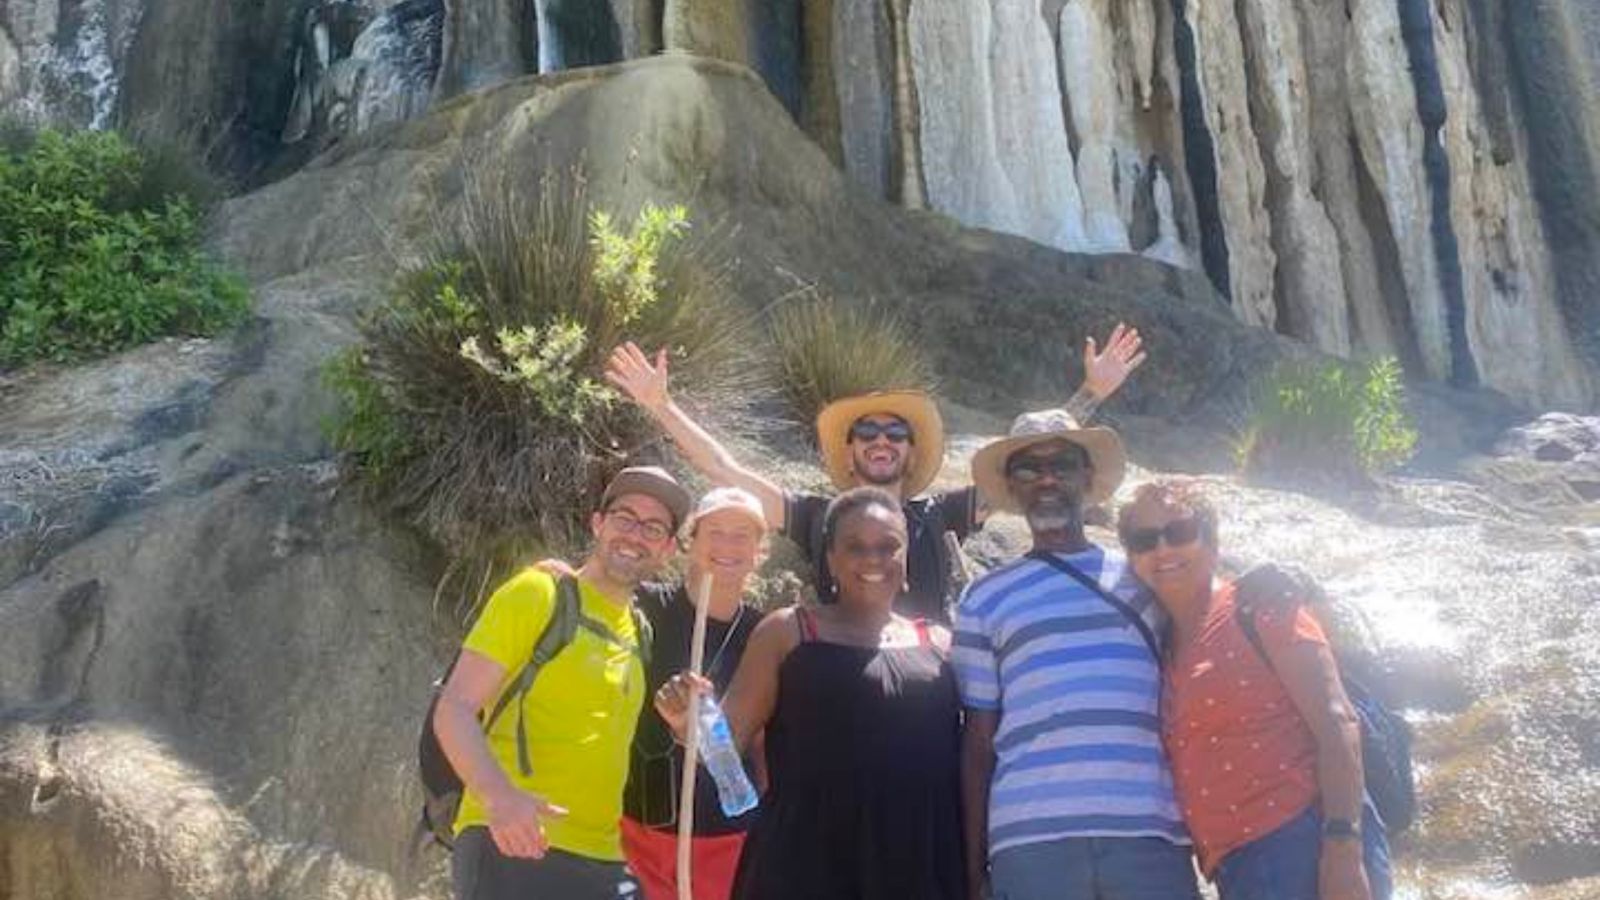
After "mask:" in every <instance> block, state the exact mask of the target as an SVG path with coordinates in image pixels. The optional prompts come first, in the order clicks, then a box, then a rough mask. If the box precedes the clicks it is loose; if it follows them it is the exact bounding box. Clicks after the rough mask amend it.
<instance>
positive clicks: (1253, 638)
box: [1233, 600, 1278, 675]
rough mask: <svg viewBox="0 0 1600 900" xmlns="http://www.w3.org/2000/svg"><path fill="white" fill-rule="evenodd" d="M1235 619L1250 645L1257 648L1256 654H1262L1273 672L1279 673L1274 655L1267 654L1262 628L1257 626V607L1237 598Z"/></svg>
mask: <svg viewBox="0 0 1600 900" xmlns="http://www.w3.org/2000/svg"><path fill="white" fill-rule="evenodd" d="M1233 620H1234V621H1235V622H1238V623H1239V630H1240V631H1242V632H1244V638H1245V640H1247V641H1249V642H1250V646H1251V647H1254V648H1255V651H1256V655H1257V656H1260V657H1261V661H1262V662H1264V663H1266V664H1267V668H1269V669H1271V670H1272V674H1274V675H1276V674H1278V670H1277V667H1276V666H1274V665H1273V664H1272V657H1271V656H1268V655H1267V645H1266V643H1265V642H1264V641H1262V640H1261V629H1259V628H1257V627H1256V608H1255V607H1254V606H1246V605H1244V604H1242V603H1239V602H1238V601H1237V600H1235V601H1234V605H1233Z"/></svg>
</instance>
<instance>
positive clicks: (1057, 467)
mask: <svg viewBox="0 0 1600 900" xmlns="http://www.w3.org/2000/svg"><path fill="white" fill-rule="evenodd" d="M1086 468H1088V463H1086V462H1085V461H1084V460H1083V458H1082V457H1078V456H1052V457H1050V458H1049V459H1038V458H1036V457H1030V456H1024V457H1021V458H1018V459H1015V460H1013V461H1011V462H1009V463H1007V464H1006V477H1007V478H1015V479H1016V480H1018V481H1020V482H1022V483H1024V484H1032V483H1033V482H1035V481H1038V480H1039V479H1041V478H1043V477H1044V476H1045V475H1051V476H1054V477H1055V478H1056V479H1057V480H1065V479H1067V478H1070V477H1071V476H1073V475H1076V474H1077V473H1079V472H1082V471H1083V470H1084V469H1086Z"/></svg>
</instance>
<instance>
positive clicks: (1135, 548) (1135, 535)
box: [1122, 516, 1200, 553]
mask: <svg viewBox="0 0 1600 900" xmlns="http://www.w3.org/2000/svg"><path fill="white" fill-rule="evenodd" d="M1199 539H1200V518H1199V517H1198V516H1189V517H1188V518H1184V519H1173V520H1172V521H1171V522H1168V523H1167V524H1165V525H1163V526H1161V527H1160V528H1130V529H1128V531H1127V533H1126V534H1124V535H1123V536H1122V545H1123V546H1124V547H1127V548H1128V552H1129V553H1149V552H1150V551H1151V550H1154V549H1155V548H1156V545H1157V544H1159V543H1161V542H1162V541H1166V542H1167V546H1168V547H1187V546H1188V545H1190V544H1192V543H1194V542H1195V541H1197V540H1199Z"/></svg>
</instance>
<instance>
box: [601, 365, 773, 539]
mask: <svg viewBox="0 0 1600 900" xmlns="http://www.w3.org/2000/svg"><path fill="white" fill-rule="evenodd" d="M606 380H607V381H609V382H611V384H613V385H615V386H616V388H617V389H618V390H620V391H622V393H623V394H625V395H627V397H628V399H630V400H632V401H633V402H634V403H635V404H637V405H638V406H639V408H640V409H642V410H644V411H645V412H646V413H648V414H649V415H650V418H651V419H654V420H655V423H656V424H657V425H659V426H660V427H661V430H662V431H665V432H666V433H667V436H668V437H671V438H672V440H673V442H674V443H676V444H677V445H678V451H679V452H680V453H682V454H683V456H684V458H685V459H687V460H688V461H689V465H691V466H693V467H694V468H695V470H696V471H698V472H699V473H700V474H701V475H704V476H705V477H706V478H708V479H710V480H711V481H712V482H713V483H715V484H718V485H726V486H732V487H740V488H744V489H745V490H747V491H749V492H750V493H752V494H754V495H755V496H756V499H758V500H760V501H761V509H762V511H763V512H764V513H765V514H766V517H767V526H768V527H769V528H772V529H774V530H778V529H782V528H783V524H784V502H783V489H782V488H780V487H778V486H777V485H776V484H774V483H773V482H771V481H769V480H767V479H766V478H764V477H762V476H761V475H759V474H757V473H755V472H753V471H751V470H749V469H747V468H745V467H744V466H742V465H740V464H739V461H738V460H736V459H734V458H733V454H731V453H729V452H728V449H727V448H726V447H724V446H722V443H721V442H720V441H718V440H717V439H716V438H714V437H712V436H711V435H710V433H708V432H707V431H706V430H705V429H704V428H701V427H700V424H699V423H698V422H696V421H694V420H693V419H691V418H689V414H688V413H686V412H684V411H683V409H682V408H681V407H679V406H678V404H677V403H675V402H673V399H672V395H671V393H670V392H669V391H668V389H667V351H666V350H661V351H659V352H657V353H656V358H655V360H654V361H653V362H652V361H651V359H650V357H649V356H646V355H645V353H644V351H643V350H640V349H639V346H638V345H637V344H635V343H633V342H632V341H629V342H628V343H626V344H623V345H622V346H620V347H618V348H617V349H615V350H613V351H611V359H610V361H609V363H608V364H607V366H606Z"/></svg>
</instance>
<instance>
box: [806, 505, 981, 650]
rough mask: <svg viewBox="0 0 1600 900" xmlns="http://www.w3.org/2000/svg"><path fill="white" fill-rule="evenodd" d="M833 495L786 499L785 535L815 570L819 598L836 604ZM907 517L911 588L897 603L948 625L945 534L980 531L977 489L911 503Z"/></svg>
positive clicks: (901, 610) (910, 612)
mask: <svg viewBox="0 0 1600 900" xmlns="http://www.w3.org/2000/svg"><path fill="white" fill-rule="evenodd" d="M832 499H833V498H831V497H824V496H822V495H821V494H799V493H790V494H788V495H786V496H785V498H784V504H785V505H784V521H783V535H784V537H787V538H788V539H789V540H791V541H794V542H795V543H796V544H798V545H799V546H800V549H801V550H802V551H803V552H804V553H805V554H806V557H807V558H808V559H810V560H811V563H812V565H813V566H815V567H816V579H817V599H818V600H820V601H821V602H823V603H828V602H831V600H832V595H833V574H832V573H831V572H829V571H828V554H827V551H826V549H825V547H824V545H823V534H822V526H823V519H824V518H825V517H826V513H827V511H828V503H829V502H830V501H831V500H832ZM901 510H902V511H903V512H904V513H905V516H906V532H907V541H908V546H907V547H906V584H907V590H906V591H905V592H904V593H902V594H901V595H900V596H899V597H898V598H897V599H896V600H895V604H894V608H895V611H896V612H898V613H900V614H901V615H903V616H910V617H912V618H921V619H929V620H931V621H934V622H941V623H944V624H949V622H950V609H949V604H950V602H951V601H952V600H953V599H954V598H953V597H951V596H950V564H951V560H950V554H949V551H948V550H947V549H946V548H945V542H944V533H945V532H946V531H948V532H951V533H952V534H954V535H955V536H956V540H958V541H964V540H966V539H967V535H970V534H972V533H973V532H975V531H977V530H978V523H977V518H978V490H977V488H970V487H969V488H962V489H961V490H958V491H950V492H948V493H944V494H932V495H930V496H927V497H916V498H913V499H911V500H907V501H906V502H905V503H904V504H902V506H901Z"/></svg>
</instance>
